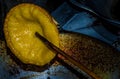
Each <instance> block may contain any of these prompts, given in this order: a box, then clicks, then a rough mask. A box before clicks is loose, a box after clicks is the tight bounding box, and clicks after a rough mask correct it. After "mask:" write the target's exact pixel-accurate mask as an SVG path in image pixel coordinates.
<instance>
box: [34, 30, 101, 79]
mask: <svg viewBox="0 0 120 79" xmlns="http://www.w3.org/2000/svg"><path fill="white" fill-rule="evenodd" d="M35 35H36V37H38V38H39V39H40V40H41V41H42V42H43V43H44V44H45V45H46V46H47V47H48V48H49V49H50V50H52V51H54V52H55V53H58V54H60V55H62V56H63V57H65V58H66V59H68V60H69V61H70V62H71V63H72V64H73V65H75V66H77V67H78V68H80V69H81V70H82V71H83V72H85V73H87V74H88V75H89V76H90V77H92V78H93V79H101V78H99V77H98V76H97V75H96V74H95V73H93V72H91V71H90V70H89V69H87V68H86V67H85V66H83V65H82V64H81V63H78V62H77V61H75V60H74V59H73V58H72V57H70V56H69V55H67V54H66V53H65V52H64V51H62V50H61V49H59V48H58V47H56V46H55V45H53V44H52V43H51V42H49V41H48V40H47V39H46V38H44V37H43V36H41V35H40V34H39V33H37V32H36V33H35Z"/></svg>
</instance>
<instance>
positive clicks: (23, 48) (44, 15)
mask: <svg viewBox="0 0 120 79" xmlns="http://www.w3.org/2000/svg"><path fill="white" fill-rule="evenodd" d="M35 32H38V33H39V34H40V35H42V36H43V37H45V38H46V39H48V40H49V41H50V42H52V43H53V44H54V45H56V46H57V47H59V33H58V29H57V24H56V23H55V22H54V20H53V18H52V16H50V15H49V13H48V12H47V11H46V10H44V9H43V8H41V7H40V6H37V5H34V4H30V3H23V4H19V5H17V6H15V7H13V8H12V9H11V10H10V11H9V12H8V14H7V16H6V18H5V22H4V34H5V39H6V42H7V45H8V47H9V48H10V50H11V51H12V53H13V54H14V55H15V56H16V57H17V58H18V59H19V60H21V61H22V62H23V63H25V64H34V65H38V66H43V65H45V64H47V63H49V62H50V61H51V60H52V59H53V58H54V57H55V53H54V52H52V51H51V50H49V49H48V48H47V47H46V46H45V45H44V43H43V42H42V41H41V40H40V39H38V38H37V37H36V36H35Z"/></svg>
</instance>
